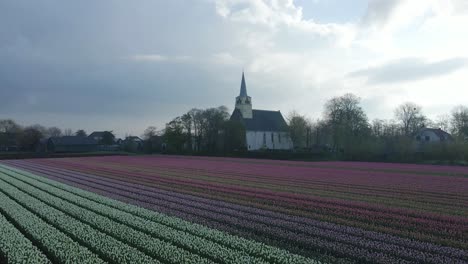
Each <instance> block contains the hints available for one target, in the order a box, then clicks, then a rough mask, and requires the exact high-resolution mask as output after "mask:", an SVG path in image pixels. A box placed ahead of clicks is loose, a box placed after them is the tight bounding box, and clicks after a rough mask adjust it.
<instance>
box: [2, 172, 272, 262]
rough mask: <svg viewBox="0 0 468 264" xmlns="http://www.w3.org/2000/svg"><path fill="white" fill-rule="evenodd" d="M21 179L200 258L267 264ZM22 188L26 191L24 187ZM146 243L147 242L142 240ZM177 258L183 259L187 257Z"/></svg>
mask: <svg viewBox="0 0 468 264" xmlns="http://www.w3.org/2000/svg"><path fill="white" fill-rule="evenodd" d="M9 174H10V173H9ZM10 175H11V176H12V177H15V176H19V175H15V174H14V173H11V174H10ZM20 180H21V181H24V182H26V183H28V184H30V185H31V186H34V187H36V188H38V189H41V190H43V191H45V192H48V193H53V194H54V196H57V197H58V198H60V199H63V200H64V201H68V202H70V203H73V204H74V205H78V206H80V207H83V208H86V209H87V210H90V211H92V212H95V213H97V214H100V215H103V216H106V217H108V218H110V219H112V220H114V221H117V222H119V223H121V224H124V225H127V226H130V227H132V228H134V229H136V230H139V231H141V232H144V233H145V234H149V235H151V236H153V237H155V238H158V239H161V240H163V241H166V242H170V243H172V244H175V245H176V246H179V247H181V248H184V249H187V250H189V251H191V252H195V253H196V254H198V255H201V256H207V258H210V259H213V260H215V261H219V262H222V263H232V264H234V263H239V261H240V260H242V262H248V263H265V262H264V261H263V260H262V259H260V258H255V257H251V256H249V255H246V254H245V253H241V252H239V251H237V250H234V249H231V248H227V247H225V246H223V245H220V244H218V243H215V242H213V241H211V240H208V239H205V238H202V237H199V236H194V235H191V234H188V233H186V232H184V231H180V230H176V229H173V228H171V227H168V226H167V225H163V224H161V223H157V222H153V221H150V220H147V219H145V218H142V217H139V216H135V215H133V214H130V213H127V212H124V211H121V210H118V209H115V208H113V207H109V206H106V205H103V204H100V203H97V202H94V201H92V200H88V199H85V198H83V197H80V196H77V195H74V194H71V193H70V192H67V191H64V190H61V189H59V188H56V187H53V186H50V185H47V184H45V183H41V182H39V181H37V180H34V179H31V178H28V177H21V178H20ZM21 189H23V190H24V188H21ZM67 206H68V205H67ZM71 207H73V206H71ZM77 213H81V212H79V210H78V211H77ZM96 221H99V219H97V218H96ZM142 243H146V242H145V241H142ZM173 252H174V250H173ZM163 254H164V252H163ZM177 255H180V256H183V254H177ZM196 261H200V260H196Z"/></svg>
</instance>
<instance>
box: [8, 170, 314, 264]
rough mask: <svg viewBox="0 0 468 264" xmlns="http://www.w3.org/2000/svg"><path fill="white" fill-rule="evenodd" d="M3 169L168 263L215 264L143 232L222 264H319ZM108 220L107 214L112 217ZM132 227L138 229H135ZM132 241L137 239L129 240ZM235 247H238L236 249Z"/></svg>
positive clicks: (14, 180) (44, 197)
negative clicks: (158, 245)
mask: <svg viewBox="0 0 468 264" xmlns="http://www.w3.org/2000/svg"><path fill="white" fill-rule="evenodd" d="M3 171H4V174H7V175H8V176H9V179H2V180H5V181H8V182H9V183H10V184H13V185H15V186H16V187H18V189H20V190H22V191H25V192H27V193H28V194H29V195H32V196H34V197H35V198H37V199H40V200H41V201H43V202H45V203H47V204H50V205H52V206H53V207H56V208H62V209H61V210H63V211H64V212H66V213H67V214H70V215H72V216H74V217H76V218H80V220H81V221H84V222H87V223H88V224H90V225H92V226H93V227H94V228H97V229H100V230H101V231H104V232H106V233H110V232H113V231H112V230H115V231H114V232H115V233H113V236H119V234H120V233H122V234H120V236H121V237H119V238H120V239H121V240H123V241H127V243H130V244H132V245H134V246H136V247H137V248H141V249H142V251H145V252H146V253H149V254H151V253H153V254H151V255H153V256H158V257H160V258H166V259H163V261H164V263H210V262H211V261H209V260H208V259H204V258H201V257H198V258H194V256H195V255H194V256H191V257H190V256H187V255H184V253H183V252H182V250H181V249H179V250H178V251H177V250H176V249H174V248H169V247H170V246H171V245H170V244H169V243H167V245H168V246H166V248H164V249H163V250H162V251H160V252H157V254H156V253H155V252H154V250H155V249H154V248H156V247H155V245H154V243H153V244H151V243H149V242H151V241H150V240H148V239H146V240H145V237H144V236H142V235H141V233H140V231H142V232H145V233H148V234H151V235H153V236H158V237H161V238H163V239H166V240H167V241H170V242H171V243H174V244H176V245H178V246H182V247H185V248H188V249H191V250H193V251H194V252H197V253H199V254H200V255H203V256H206V257H207V258H211V259H213V260H214V261H215V262H216V263H236V261H237V263H238V261H240V260H241V261H242V262H248V263H265V262H271V263H314V261H313V260H311V259H307V258H304V257H301V256H297V255H293V254H290V253H288V252H286V251H284V250H279V249H276V248H273V247H268V246H266V245H262V244H259V243H255V242H250V241H248V240H243V239H239V238H235V237H232V236H229V235H222V234H223V233H221V232H215V234H218V235H217V236H215V237H217V238H218V239H217V240H219V241H213V239H211V238H210V236H206V234H205V237H206V238H203V237H202V236H200V235H198V236H197V235H196V234H190V233H189V232H186V230H177V229H173V228H171V227H170V226H168V225H167V223H164V224H159V223H158V222H156V221H151V220H150V219H148V218H143V217H142V216H134V215H132V214H130V213H129V212H125V211H122V210H119V209H117V208H115V207H112V206H110V205H104V204H102V203H103V202H106V203H108V204H111V205H112V204H113V201H111V200H109V199H103V198H102V197H99V196H94V198H95V199H97V200H99V202H101V203H98V202H93V201H92V200H90V199H89V198H85V197H82V196H79V195H77V194H72V193H71V192H70V190H73V189H74V191H75V192H80V193H81V195H83V194H86V195H90V194H89V193H86V192H83V191H80V190H77V189H75V188H71V187H69V186H67V185H63V184H62V185H61V184H58V183H56V182H53V181H49V180H46V181H49V182H42V181H44V180H45V179H43V178H41V177H37V176H35V175H33V174H27V173H23V174H19V173H18V172H20V171H17V170H15V169H10V170H5V169H3ZM56 184H58V187H62V188H63V189H67V190H62V189H60V188H58V187H57V186H53V185H56ZM117 205H119V206H124V207H125V208H126V209H127V210H129V209H131V208H133V207H132V206H128V205H125V204H119V203H117ZM114 206H115V204H114ZM133 210H135V209H133ZM104 216H107V217H108V218H106V217H104ZM146 216H152V217H154V216H159V214H156V213H154V212H151V213H150V211H146ZM160 217H161V216H160ZM156 218H157V217H156ZM106 219H107V220H106ZM110 219H112V220H110ZM163 219H165V221H166V222H169V223H172V226H174V227H177V228H178V229H181V227H179V225H178V224H180V223H178V221H176V219H175V218H170V217H164V218H163ZM111 221H112V222H111ZM160 222H161V221H160ZM182 223H183V222H182ZM105 226H109V228H108V229H106V227H105ZM130 227H133V228H134V229H132V228H130ZM185 227H186V228H187V227H190V230H192V233H196V232H200V230H204V231H205V233H207V234H211V233H213V231H211V232H210V230H209V229H206V228H203V229H200V226H193V225H192V226H190V224H188V223H185ZM111 229H112V230H111ZM136 230H140V231H136ZM196 230H198V231H196ZM139 233H140V234H139ZM130 239H133V240H132V241H129V240H130ZM153 240H154V239H153ZM138 241H140V242H138ZM221 242H222V243H221ZM231 244H233V245H235V246H234V247H232V245H231ZM144 245H148V246H146V250H145V248H142V247H145V246H144ZM203 247H204V248H203ZM239 249H241V250H239ZM148 250H153V252H149V251H148ZM249 253H250V254H249ZM256 256H257V257H256Z"/></svg>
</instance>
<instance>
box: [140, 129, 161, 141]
mask: <svg viewBox="0 0 468 264" xmlns="http://www.w3.org/2000/svg"><path fill="white" fill-rule="evenodd" d="M157 135H158V129H157V128H156V127H155V126H149V127H148V128H147V129H145V132H143V139H145V140H149V139H151V138H152V137H154V136H157Z"/></svg>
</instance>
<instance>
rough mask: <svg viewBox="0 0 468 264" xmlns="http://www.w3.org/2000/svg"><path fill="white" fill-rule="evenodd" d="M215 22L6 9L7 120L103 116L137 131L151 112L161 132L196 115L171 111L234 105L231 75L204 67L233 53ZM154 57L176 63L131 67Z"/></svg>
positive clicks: (2, 42) (2, 93)
mask: <svg viewBox="0 0 468 264" xmlns="http://www.w3.org/2000/svg"><path fill="white" fill-rule="evenodd" d="M216 19H219V18H218V17H217V16H216V13H215V12H214V9H213V6H212V3H210V2H208V1H206V2H205V1H200V2H193V3H192V2H190V8H187V2H186V1H184V0H174V1H170V3H169V2H167V1H152V0H142V1H138V3H136V2H130V1H126V0H102V1H94V0H83V1H61V0H43V1H29V0H4V1H0V98H1V101H2V102H1V103H0V113H1V115H2V117H6V116H8V117H12V118H15V117H16V116H24V115H27V114H28V113H29V114H32V113H34V114H36V115H37V114H43V115H44V116H47V115H50V114H58V115H60V116H67V115H68V116H70V117H72V116H74V115H80V116H83V115H84V116H86V115H93V116H95V115H102V116H106V117H108V118H109V119H111V118H112V119H113V120H115V119H116V118H115V117H118V118H117V119H120V120H121V121H122V122H128V126H129V127H131V126H132V120H134V119H135V117H138V116H142V115H144V114H147V113H148V112H149V111H155V110H156V111H157V112H154V114H153V116H154V119H155V120H157V121H158V122H159V124H161V123H162V122H165V121H168V120H162V122H161V119H160V118H159V117H160V116H164V117H167V116H176V115H179V114H181V113H183V111H186V110H188V109H185V107H184V108H182V107H181V108H180V109H178V110H177V111H179V112H174V111H175V109H176V108H177V107H171V105H176V106H187V108H188V106H190V107H205V106H207V105H220V104H223V103H224V102H230V101H231V100H230V99H231V97H230V96H229V94H227V93H226V90H225V89H224V88H223V86H222V85H220V83H222V82H221V81H220V80H222V78H223V75H224V74H222V72H223V70H224V69H214V70H213V69H209V65H203V64H207V61H208V58H210V56H211V54H212V52H213V47H217V48H216V49H215V50H218V49H219V50H225V49H228V48H229V46H230V45H232V44H231V43H233V41H232V39H230V35H229V32H228V29H229V27H224V28H222V25H220V24H218V23H213V21H216ZM154 54H159V55H161V56H164V57H167V58H170V59H168V60H164V61H135V60H132V59H131V58H132V57H134V56H136V55H154ZM186 56H190V57H193V58H192V59H191V60H186V59H185V58H186ZM171 58H173V59H171ZM239 71H240V69H238V72H237V74H236V76H238V75H239V74H240V73H239ZM226 72H229V70H228V71H224V73H226ZM233 93H235V90H233ZM213 98H217V100H219V101H214V100H213ZM227 98H228V99H227ZM38 122H39V121H38ZM57 122H58V123H64V122H63V120H57ZM71 123H73V122H71ZM141 129H144V128H141Z"/></svg>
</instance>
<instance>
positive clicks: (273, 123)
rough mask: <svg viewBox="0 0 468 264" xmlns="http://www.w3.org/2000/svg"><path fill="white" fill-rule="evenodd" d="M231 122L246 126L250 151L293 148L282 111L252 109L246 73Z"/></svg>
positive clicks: (247, 143)
mask: <svg viewBox="0 0 468 264" xmlns="http://www.w3.org/2000/svg"><path fill="white" fill-rule="evenodd" d="M231 120H237V121H240V122H241V123H242V124H243V125H244V127H245V132H246V135H245V138H246V145H247V149H248V150H249V151H253V150H260V149H276V150H289V149H292V148H293V143H292V140H291V137H290V135H289V131H288V125H287V124H286V121H285V120H284V118H283V115H282V114H281V112H280V111H269V110H257V109H252V98H251V97H250V96H248V95H247V85H246V84H245V77H244V73H242V81H241V88H240V94H239V96H237V97H236V106H235V109H234V111H233V113H232V115H231Z"/></svg>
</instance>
